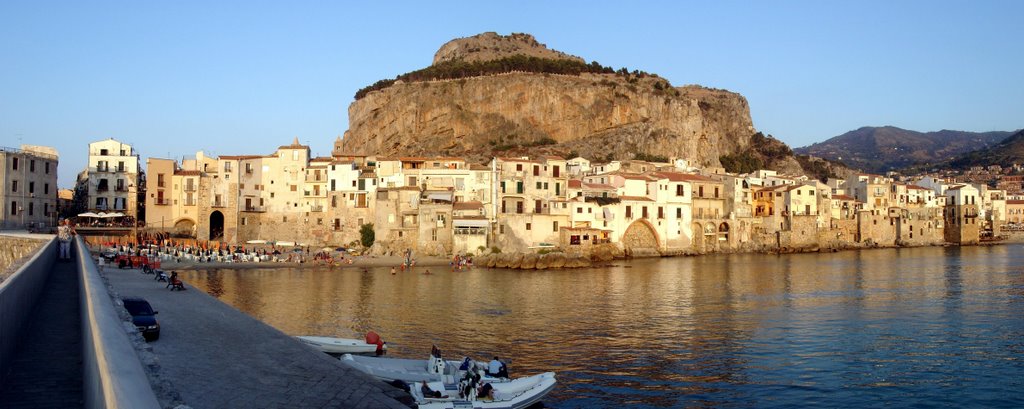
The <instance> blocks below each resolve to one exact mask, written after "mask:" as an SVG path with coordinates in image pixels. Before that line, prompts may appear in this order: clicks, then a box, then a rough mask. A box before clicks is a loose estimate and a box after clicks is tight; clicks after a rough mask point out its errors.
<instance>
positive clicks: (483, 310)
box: [185, 246, 1024, 407]
mask: <svg viewBox="0 0 1024 409" xmlns="http://www.w3.org/2000/svg"><path fill="white" fill-rule="evenodd" d="M1021 248H1022V247H1021V246H996V247H965V248H956V247H951V248H915V249H890V250H869V251H860V252H843V253H829V254H798V255H783V256H767V255H750V254H738V255H716V256H707V257H696V258H672V259H650V260H636V261H633V262H630V263H620V264H618V265H614V266H609V267H605V268H594V269H584V270H577V271H526V272H521V271H497V270H473V271H466V272H447V271H441V270H440V269H438V270H434V271H433V273H434V274H431V275H423V274H417V273H408V272H403V273H399V274H397V275H391V274H390V269H384V268H381V269H369V270H367V271H362V270H361V269H346V270H289V269H280V270H260V269H255V270H237V271H236V270H212V271H198V272H191V273H187V274H186V275H185V279H186V280H188V281H189V282H190V283H191V284H192V285H194V286H196V287H198V288H201V289H205V290H206V291H208V292H210V293H211V294H213V295H215V296H217V297H219V298H220V299H221V300H223V301H224V302H226V303H228V304H231V305H233V306H235V307H236V308H239V309H240V310H243V311H245V312H247V313H249V314H251V315H253V316H255V317H257V318H259V319H260V320H263V321H264V322H267V323H269V324H270V325H273V326H275V327H277V328H279V329H281V330H282V331H284V332H286V333H289V334H293V335H301V334H316V335H330V336H343V337H360V336H361V335H362V334H363V333H365V332H366V331H368V330H374V331H377V332H379V333H381V334H382V335H383V336H384V337H385V339H386V340H388V342H389V344H390V346H391V351H390V352H389V354H392V355H396V356H400V357H417V358H425V357H426V356H427V351H429V348H430V345H431V344H437V345H439V346H440V347H441V348H442V349H443V350H445V351H446V353H448V354H449V355H451V356H461V355H471V356H476V357H481V358H482V357H489V356H492V355H495V354H498V355H501V356H502V357H506V358H510V359H511V360H512V363H511V365H510V366H511V369H512V370H513V371H514V372H518V373H520V374H527V373H535V372H541V371H548V370H554V371H557V372H558V373H559V382H560V383H559V387H558V388H557V389H556V390H555V391H554V392H553V393H552V394H551V395H550V398H549V399H548V400H547V401H546V403H547V404H548V406H553V407H620V406H623V405H630V406H647V407H689V406H715V407H720V406H725V407H733V406H739V407H750V406H756V407H765V406H797V405H801V406H802V405H817V406H830V407H864V406H879V405H883V404H885V405H898V406H911V405H928V406H931V405H943V404H947V405H962V404H970V405H982V406H1009V407H1014V406H1024V400H1022V396H1024V388H1022V386H1024V385H1022V381H1021V379H1024V360H1021V359H1019V356H1020V355H1019V354H1020V353H1021V352H1024V346H1022V341H1021V340H1022V339H1024V338H1022V335H1024V323H1022V320H1021V316H1020V315H1021V306H1022V300H1024V273H1022V271H1024V257H1022V256H1021V252H1020V250H1021Z"/></svg>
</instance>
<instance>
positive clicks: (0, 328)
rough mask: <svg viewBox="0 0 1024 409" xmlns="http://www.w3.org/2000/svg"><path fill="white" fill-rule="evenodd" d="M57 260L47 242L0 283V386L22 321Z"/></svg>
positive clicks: (51, 244) (53, 240) (54, 246)
mask: <svg viewBox="0 0 1024 409" xmlns="http://www.w3.org/2000/svg"><path fill="white" fill-rule="evenodd" d="M56 258H57V240H56V238H51V239H50V240H49V241H47V242H46V244H44V245H43V246H42V248H40V249H39V251H37V252H36V254H35V255H34V256H32V258H31V259H29V260H28V262H26V263H25V264H23V265H22V266H21V268H19V269H18V270H17V271H15V272H14V274H12V275H11V276H10V277H8V278H7V279H6V280H4V281H3V282H2V283H0V384H3V383H4V379H3V377H4V374H6V373H7V372H8V370H9V369H10V363H11V361H12V359H13V356H12V355H13V354H14V351H15V349H16V348H17V345H18V342H19V341H20V338H21V334H22V330H23V329H24V328H25V323H26V322H25V321H26V320H27V319H28V318H29V317H30V316H31V314H32V308H33V307H34V306H35V304H36V300H37V299H39V294H40V293H41V292H42V290H43V285H44V284H45V283H46V278H47V277H48V276H49V274H50V270H52V269H53V263H54V260H55V259H56Z"/></svg>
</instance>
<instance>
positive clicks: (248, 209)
mask: <svg viewBox="0 0 1024 409" xmlns="http://www.w3.org/2000/svg"><path fill="white" fill-rule="evenodd" d="M242 211H243V212H255V213H262V212H265V211H266V210H264V209H263V206H246V207H245V208H244V209H242Z"/></svg>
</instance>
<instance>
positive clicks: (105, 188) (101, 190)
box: [96, 186, 110, 192]
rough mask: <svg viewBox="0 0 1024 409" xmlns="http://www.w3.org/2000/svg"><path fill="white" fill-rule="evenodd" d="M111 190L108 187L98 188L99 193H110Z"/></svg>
mask: <svg viewBox="0 0 1024 409" xmlns="http://www.w3.org/2000/svg"><path fill="white" fill-rule="evenodd" d="M109 190H110V188H109V187H107V186H96V191H97V192H106V191H109Z"/></svg>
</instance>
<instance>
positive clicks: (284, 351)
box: [104, 267, 411, 409]
mask: <svg viewBox="0 0 1024 409" xmlns="http://www.w3.org/2000/svg"><path fill="white" fill-rule="evenodd" d="M104 275H105V276H106V277H107V279H108V280H109V281H110V284H111V285H112V286H113V287H114V290H115V291H117V292H118V293H119V294H120V295H121V296H138V297H142V298H145V299H146V300H148V301H149V302H150V304H151V305H152V306H153V309H154V310H157V311H159V314H158V315H157V319H158V320H159V322H160V326H161V329H160V339H159V340H156V341H153V342H151V343H150V346H151V347H152V349H153V353H154V354H155V355H156V357H157V359H158V360H159V364H160V374H161V378H163V379H166V380H168V381H169V382H171V383H172V384H173V387H174V389H175V390H176V391H177V392H178V393H179V394H180V396H181V399H182V400H183V401H184V403H185V404H187V405H189V406H191V407H193V408H197V409H202V408H242V407H244V408H280V407H288V408H405V407H407V406H406V405H403V404H402V403H401V402H399V401H398V400H396V399H403V400H408V401H411V398H409V396H408V395H407V394H406V393H405V392H404V391H401V390H398V389H395V388H393V387H391V386H389V385H387V384H385V383H384V382H381V381H378V380H375V379H373V378H370V377H369V376H367V375H364V374H363V373H361V372H358V371H356V370H354V369H350V368H348V367H346V366H344V365H342V364H341V362H339V361H338V360H337V359H335V358H332V357H330V356H328V355H326V354H323V353H321V352H319V351H316V350H314V349H312V348H311V347H309V346H306V345H305V344H303V343H301V342H299V341H297V340H295V339H294V338H292V337H290V336H288V335H286V334H284V333H282V332H281V331H278V330H277V329H275V328H272V327H270V326H268V325H266V324H264V323H263V322H260V321H258V320H256V319H254V318H252V317H250V316H248V315H246V314H245V313H242V312H240V311H238V310H236V309H234V308H233V307H231V306H228V305H226V304H224V303H222V302H220V301H219V300H217V299H216V298H213V297H211V296H209V295H207V294H206V293H204V292H202V291H200V290H197V289H194V288H191V287H190V286H189V285H188V283H185V285H186V287H187V288H189V289H188V290H186V291H170V290H168V289H167V288H166V287H165V283H162V282H157V281H154V280H153V278H154V276H153V275H149V274H142V273H140V272H139V271H138V270H118V269H112V268H109V267H108V268H107V270H106V272H105V273H104Z"/></svg>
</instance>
